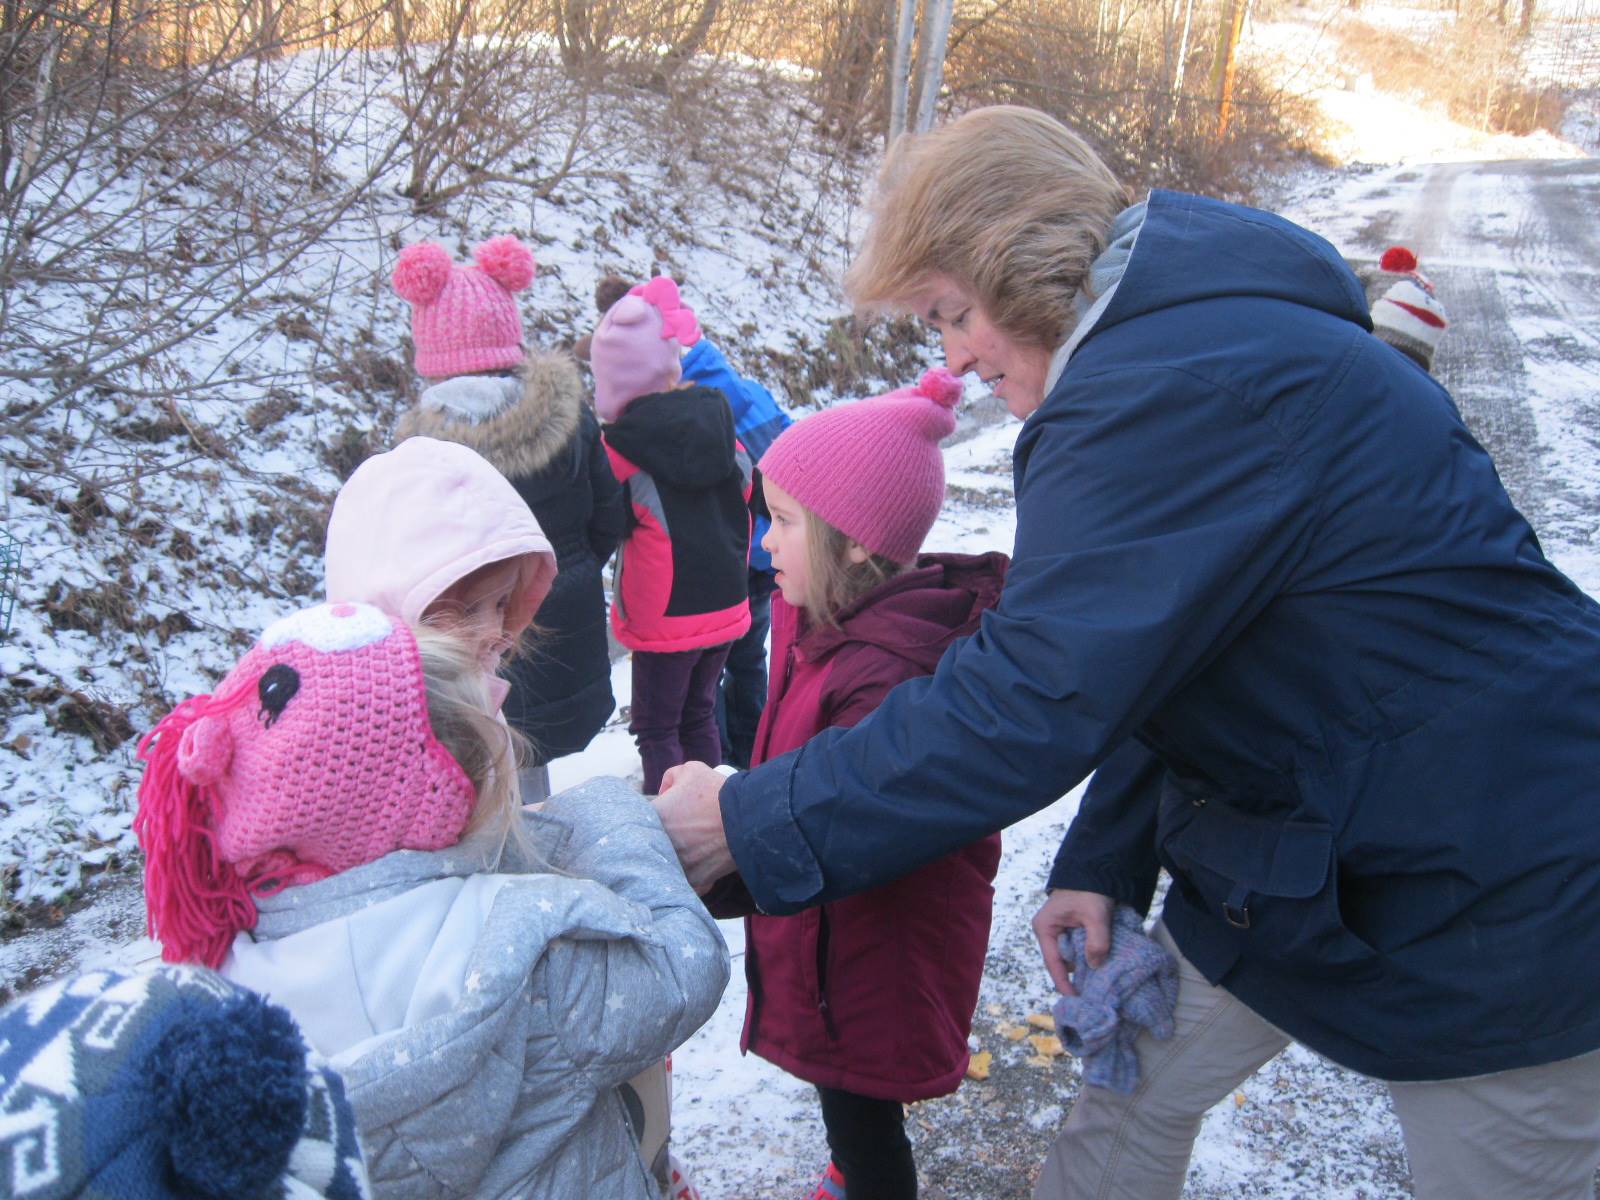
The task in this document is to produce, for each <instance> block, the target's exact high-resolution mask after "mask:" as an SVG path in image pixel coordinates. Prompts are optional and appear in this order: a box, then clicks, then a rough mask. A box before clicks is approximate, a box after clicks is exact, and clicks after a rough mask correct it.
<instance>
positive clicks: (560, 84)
mask: <svg viewBox="0 0 1600 1200" xmlns="http://www.w3.org/2000/svg"><path fill="white" fill-rule="evenodd" d="M558 11H559V7H558ZM549 17H550V13H549V11H548V10H547V9H546V8H545V6H544V3H543V0H501V2H500V3H497V4H493V5H484V4H479V3H476V2H475V0H445V2H444V3H438V4H434V5H432V6H429V5H427V4H418V5H416V6H415V9H414V10H413V9H408V8H407V7H406V6H405V5H403V4H401V3H396V4H394V5H392V6H391V9H390V29H391V31H392V33H393V37H394V46H395V51H396V55H395V58H396V65H397V69H398V74H399V77H400V96H399V100H398V104H399V107H400V111H401V113H402V114H403V116H404V118H405V123H406V133H405V136H406V142H407V146H408V149H409V152H410V153H409V157H410V179H409V182H408V183H407V184H406V185H405V187H404V188H403V194H404V195H406V196H407V197H409V198H410V199H411V200H412V202H413V203H414V204H415V205H416V207H417V208H418V209H419V210H421V211H426V210H430V209H434V208H437V207H438V206H439V205H441V204H443V203H445V202H446V201H448V200H451V199H453V198H454V197H456V196H459V195H461V194H463V193H464V192H467V191H470V190H472V189H474V188H477V187H480V186H482V185H484V184H488V183H510V184H515V185H517V186H519V187H525V188H526V189H527V190H528V193H529V196H530V198H534V199H536V198H539V197H543V196H547V195H549V194H550V192H551V191H552V190H553V189H554V188H555V187H556V186H557V185H558V184H560V183H561V182H563V181H564V180H565V179H567V178H568V177H569V176H571V175H572V174H573V173H574V171H575V170H577V169H578V168H579V165H580V159H581V158H582V157H583V148H584V146H585V143H586V138H587V135H588V133H589V120H588V111H589V109H588V99H589V93H588V89H587V87H586V86H584V84H583V83H582V82H581V80H579V79H577V78H575V77H574V76H572V75H571V74H570V73H569V72H567V71H565V70H563V69H562V66H561V62H560V60H559V59H558V58H557V57H556V56H555V55H554V54H552V53H550V52H548V51H545V50H541V49H540V48H539V40H540V38H539V35H540V34H541V33H542V32H543V30H544V29H545V27H546V25H547V24H548V21H549ZM419 38H420V39H423V40H421V41H419V40H418V39H419ZM558 126H559V127H560V128H561V137H560V139H559V143H560V144H559V146H557V147H556V148H555V149H554V151H553V152H550V151H547V150H546V148H545V147H544V146H542V145H541V135H542V134H544V133H546V132H548V131H550V130H552V129H554V128H556V127H558Z"/></svg>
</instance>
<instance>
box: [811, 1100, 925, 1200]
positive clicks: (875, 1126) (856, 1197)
mask: <svg viewBox="0 0 1600 1200" xmlns="http://www.w3.org/2000/svg"><path fill="white" fill-rule="evenodd" d="M817 1093H818V1095H820V1096H821V1097H822V1124H823V1127H824V1128H825V1129H826V1130H827V1131H828V1149H829V1150H831V1151H832V1152H833V1161H834V1164H835V1165H836V1166H838V1168H839V1171H840V1173H841V1174H843V1175H844V1190H845V1196H846V1198H847V1200H916V1196H917V1165H916V1163H915V1162H913V1161H912V1158H911V1143H910V1141H908V1140H907V1139H906V1110H905V1106H904V1105H903V1104H901V1103H900V1101H898V1100H872V1099H869V1098H868V1097H866V1096H857V1095H856V1094H855V1093H854V1092H841V1091H837V1090H835V1089H833V1088H818V1089H817Z"/></svg>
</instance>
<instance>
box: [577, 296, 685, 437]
mask: <svg viewBox="0 0 1600 1200" xmlns="http://www.w3.org/2000/svg"><path fill="white" fill-rule="evenodd" d="M699 340H700V323H699V322H698V321H696V320H695V316H694V311H693V310H692V309H690V308H688V307H686V306H685V305H684V304H683V302H682V301H681V300H680V299H679V298H678V285H677V284H676V283H674V282H673V281H672V280H671V279H670V278H668V277H667V276H665V275H657V276H656V277H655V278H654V279H652V280H651V281H650V282H649V283H643V284H640V285H639V286H638V287H636V288H634V289H633V290H632V291H630V292H629V293H628V294H627V295H626V296H624V297H623V298H622V299H621V300H618V301H617V302H616V303H615V304H613V305H612V306H611V307H610V308H609V309H607V310H606V315H605V316H604V317H603V318H601V321H600V324H599V326H598V327H597V328H596V329H595V331H594V336H593V337H592V338H591V339H590V341H589V367H590V369H591V370H593V372H594V410H595V412H596V413H598V414H599V416H600V419H601V420H602V421H604V422H606V423H607V424H609V423H611V422H612V421H615V420H616V419H617V418H618V417H620V416H621V415H622V412H623V410H624V409H625V408H627V407H628V405H630V404H632V403H633V402H634V401H635V400H637V399H638V398H639V397H640V396H648V395H650V394H652V393H654V392H664V391H667V390H668V389H669V388H671V387H673V386H675V385H676V384H677V382H678V380H679V379H680V378H682V376H683V367H682V365H681V362H680V359H681V356H682V354H683V352H684V351H685V350H687V349H688V348H689V347H690V346H692V345H694V344H695V343H696V342H698V341H699Z"/></svg>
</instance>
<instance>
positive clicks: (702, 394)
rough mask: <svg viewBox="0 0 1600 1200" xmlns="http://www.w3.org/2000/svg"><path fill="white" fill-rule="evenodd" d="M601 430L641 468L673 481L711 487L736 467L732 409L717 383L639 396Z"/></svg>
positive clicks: (609, 440) (615, 446) (685, 484)
mask: <svg viewBox="0 0 1600 1200" xmlns="http://www.w3.org/2000/svg"><path fill="white" fill-rule="evenodd" d="M605 435H606V443H607V444H608V445H609V446H611V447H612V449H614V450H615V451H616V452H617V453H618V454H620V455H622V457H624V458H626V459H627V460H628V461H629V462H631V463H633V464H634V465H635V466H636V467H638V468H639V469H640V470H641V471H646V472H648V473H649V474H651V475H653V476H655V477H656V478H657V479H660V480H663V481H665V482H667V483H670V484H673V485H675V486H677V487H681V488H690V489H697V490H698V489H704V488H709V487H715V486H716V485H717V484H719V483H722V482H724V481H725V480H726V479H727V478H728V477H729V476H730V475H734V474H737V473H738V472H739V462H738V458H737V456H736V451H735V443H734V436H733V413H732V412H731V411H730V410H729V408H728V401H727V399H726V398H725V397H724V396H723V394H722V393H721V392H719V391H718V390H717V389H716V388H708V387H692V388H684V389H682V390H679V391H673V392H655V393H652V394H651V395H648V396H640V397H639V398H638V399H637V400H635V401H634V402H633V403H632V404H630V405H628V407H627V408H626V409H624V410H623V413H622V416H620V417H618V418H617V420H616V421H615V422H614V423H612V424H610V425H607V426H606V427H605Z"/></svg>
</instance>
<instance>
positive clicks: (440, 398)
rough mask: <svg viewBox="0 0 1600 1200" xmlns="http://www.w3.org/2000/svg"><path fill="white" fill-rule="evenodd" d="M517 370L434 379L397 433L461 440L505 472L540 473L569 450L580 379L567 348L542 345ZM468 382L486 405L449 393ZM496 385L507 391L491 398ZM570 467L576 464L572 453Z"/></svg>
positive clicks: (513, 475) (579, 408)
mask: <svg viewBox="0 0 1600 1200" xmlns="http://www.w3.org/2000/svg"><path fill="white" fill-rule="evenodd" d="M520 376H521V377H520V380H507V379H496V378H494V377H491V376H483V377H479V376H465V377H462V378H459V379H451V380H447V381H446V382H444V383H442V384H436V385H435V386H433V387H431V388H428V389H427V390H426V391H424V392H423V393H422V402H421V403H420V404H419V405H418V406H417V407H416V408H414V409H412V410H411V411H410V412H408V413H406V414H405V415H404V416H403V417H401V418H400V425H399V428H398V430H397V434H398V436H399V437H401V438H408V437H418V436H420V437H431V438H438V439H440V440H441V441H446V442H460V443H461V444H462V445H463V446H470V447H471V448H472V449H474V450H476V451H477V452H478V453H479V454H481V455H482V456H483V457H484V458H486V459H488V460H489V461H490V462H491V463H493V464H494V466H495V467H496V469H498V470H499V471H500V473H501V474H502V475H505V476H507V477H508V478H512V479H519V478H522V477H525V476H529V475H534V474H537V473H538V472H540V471H542V470H544V468H545V467H547V466H549V465H550V464H551V463H552V462H554V461H555V460H556V457H557V456H558V455H559V454H561V453H562V452H563V451H567V452H568V454H569V456H570V454H571V451H570V449H569V448H570V447H571V446H572V445H573V440H572V436H573V434H574V433H576V432H577V429H578V423H579V420H580V418H581V415H582V411H583V384H582V382H581V381H580V380H579V378H578V367H577V364H576V363H574V362H573V360H572V358H571V356H570V355H567V354H557V353H551V352H549V351H545V350H534V351H531V352H530V353H529V354H528V357H527V358H526V360H524V362H523V364H522V368H521V372H520ZM519 382H520V385H521V386H520V387H518V386H517V384H518V383H519ZM507 384H510V387H509V389H508V388H507V387H506V385H507ZM471 385H477V390H481V391H482V392H483V393H484V395H485V397H486V398H487V399H488V400H489V401H490V403H489V404H488V405H473V404H472V403H471V402H470V401H469V402H468V403H466V404H461V403H457V402H455V401H456V400H457V397H456V396H455V395H454V393H455V392H459V391H461V390H462V389H463V388H464V387H468V386H471ZM497 392H499V393H502V394H504V396H505V399H503V400H500V401H499V403H498V404H494V400H495V399H496V393H497ZM573 467H574V470H576V459H575V458H574V460H573Z"/></svg>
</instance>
